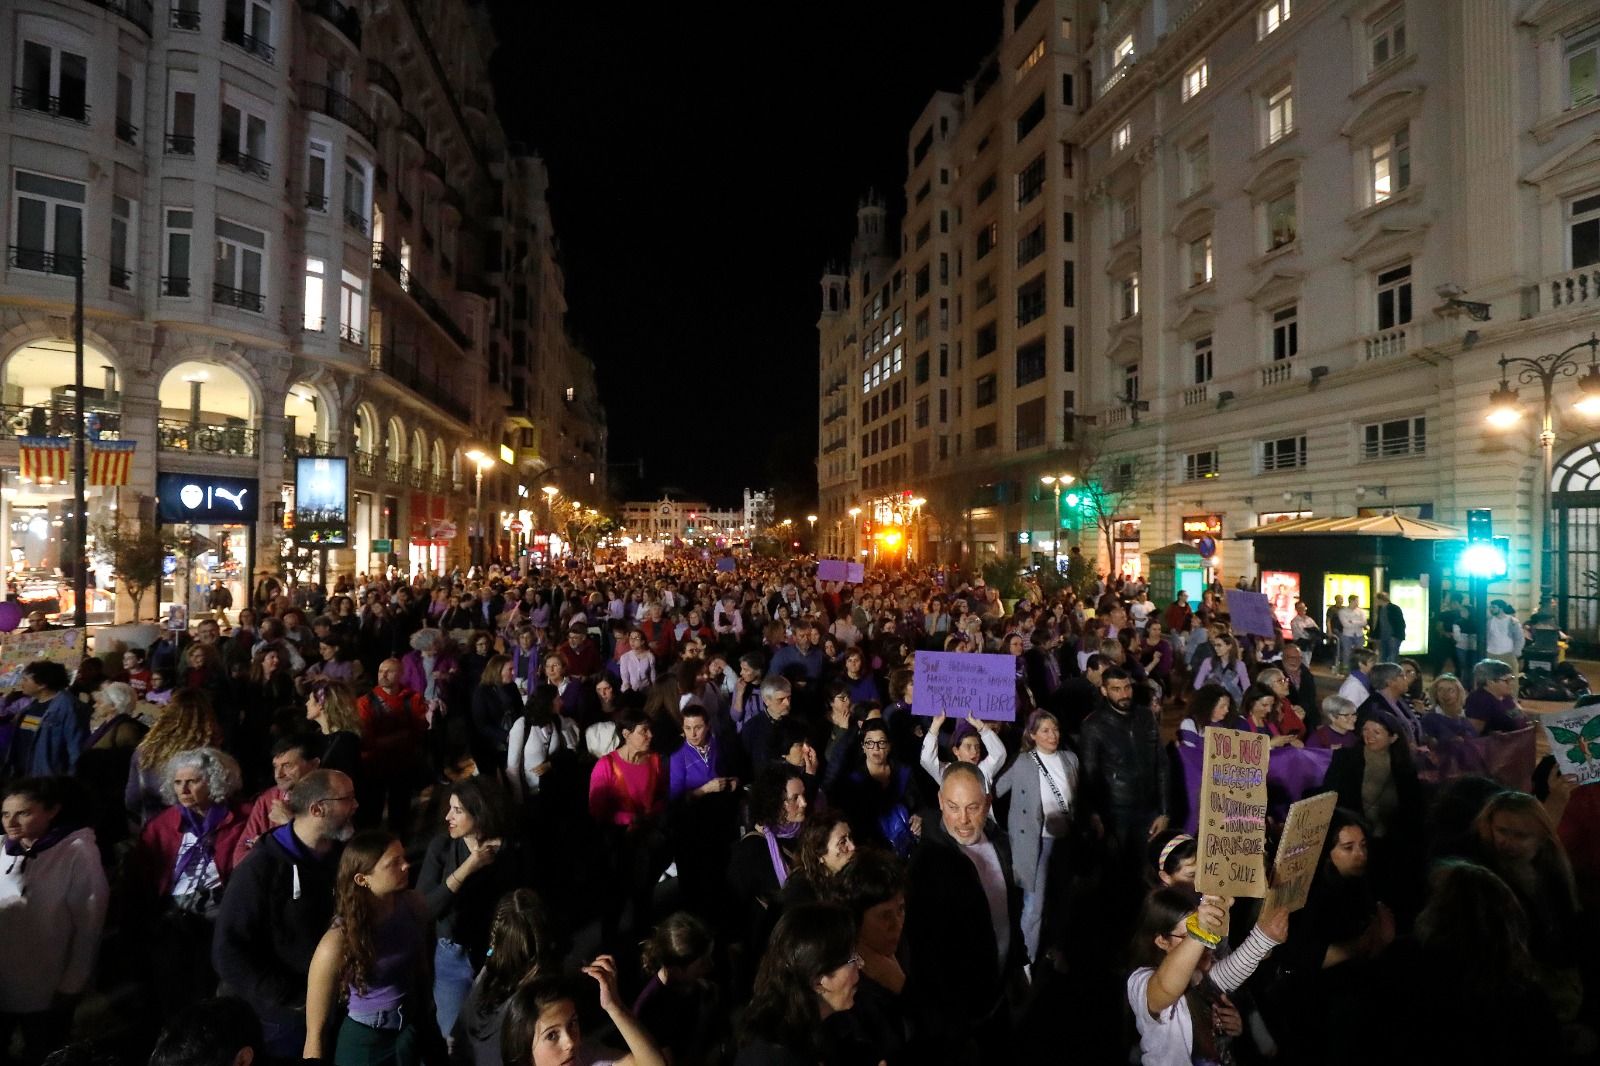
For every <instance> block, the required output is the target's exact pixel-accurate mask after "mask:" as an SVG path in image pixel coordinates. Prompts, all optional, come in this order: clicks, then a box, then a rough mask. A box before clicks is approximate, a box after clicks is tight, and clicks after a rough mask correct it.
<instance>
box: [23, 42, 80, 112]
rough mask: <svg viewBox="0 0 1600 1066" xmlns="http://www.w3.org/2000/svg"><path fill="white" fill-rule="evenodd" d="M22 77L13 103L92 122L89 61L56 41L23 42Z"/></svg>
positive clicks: (26, 107)
mask: <svg viewBox="0 0 1600 1066" xmlns="http://www.w3.org/2000/svg"><path fill="white" fill-rule="evenodd" d="M21 68H22V69H21V77H19V78H18V79H17V84H16V86H15V88H13V89H12V94H11V100H12V103H13V104H14V105H15V106H16V107H18V108H21V109H24V110H27V111H42V112H44V113H45V114H49V115H55V116H57V117H59V118H70V119H72V120H74V121H76V122H88V121H89V60H88V59H87V58H86V57H85V56H82V55H79V54H78V53H77V52H71V51H68V50H66V49H65V48H62V47H60V46H59V45H56V44H47V43H44V42H41V41H27V40H25V41H23V42H22V63H21Z"/></svg>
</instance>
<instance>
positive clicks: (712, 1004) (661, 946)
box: [633, 911, 726, 1063]
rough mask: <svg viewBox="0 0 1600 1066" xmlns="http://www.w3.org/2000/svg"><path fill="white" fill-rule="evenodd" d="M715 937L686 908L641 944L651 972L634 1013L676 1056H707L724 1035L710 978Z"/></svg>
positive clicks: (685, 1058)
mask: <svg viewBox="0 0 1600 1066" xmlns="http://www.w3.org/2000/svg"><path fill="white" fill-rule="evenodd" d="M715 948H716V941H715V939H713V937H712V935H711V930H709V929H707V928H706V926H705V923H703V922H701V921H700V919H699V918H696V917H695V916H694V915H692V914H689V913H688V912H687V911H679V912H678V913H677V914H673V915H669V916H668V917H667V918H665V919H663V920H662V921H661V922H660V923H659V924H657V925H656V927H655V930H654V931H653V932H652V933H651V934H650V936H649V938H648V939H646V940H645V941H644V943H642V944H640V945H639V961H640V965H641V966H642V967H643V969H644V972H645V973H646V974H647V975H648V976H649V980H647V981H646V982H645V986H644V988H643V989H642V990H641V991H640V992H639V995H638V998H636V999H635V1000H634V1001H633V1014H634V1017H636V1018H638V1019H639V1022H640V1024H641V1025H643V1026H644V1027H645V1031H646V1032H648V1033H649V1034H650V1035H651V1036H652V1037H654V1038H655V1041H656V1043H657V1044H658V1045H659V1046H660V1048H661V1050H662V1051H663V1052H664V1053H666V1054H667V1055H669V1056H671V1058H672V1061H673V1062H681V1063H692V1062H705V1061H707V1059H708V1058H709V1057H710V1056H711V1053H712V1051H713V1049H714V1048H715V1047H716V1044H717V1040H718V1038H719V1037H721V1036H723V1035H725V1032H726V1029H725V1026H726V1022H725V1021H724V1019H725V1017H726V1012H725V1011H724V1010H723V1009H721V1008H722V1002H721V997H720V996H719V994H718V990H717V986H716V985H715V984H714V983H712V981H711V980H710V978H711V974H712V970H713V968H714V964H715V962H716V959H715V955H714V951H715Z"/></svg>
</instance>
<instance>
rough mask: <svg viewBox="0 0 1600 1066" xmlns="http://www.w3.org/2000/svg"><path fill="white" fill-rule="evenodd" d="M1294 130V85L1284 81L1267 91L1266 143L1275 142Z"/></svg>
mask: <svg viewBox="0 0 1600 1066" xmlns="http://www.w3.org/2000/svg"><path fill="white" fill-rule="evenodd" d="M1293 132H1294V86H1293V85H1292V84H1290V83H1289V82H1285V83H1283V84H1282V85H1280V86H1278V87H1277V88H1276V89H1273V90H1272V91H1271V92H1269V93H1267V143H1268V144H1277V143H1278V142H1279V141H1281V140H1283V139H1284V138H1285V137H1287V136H1289V134H1291V133H1293Z"/></svg>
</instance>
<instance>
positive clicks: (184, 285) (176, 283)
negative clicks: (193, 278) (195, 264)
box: [161, 274, 190, 297]
mask: <svg viewBox="0 0 1600 1066" xmlns="http://www.w3.org/2000/svg"><path fill="white" fill-rule="evenodd" d="M189 286H190V282H189V279H188V278H180V277H178V276H176V275H173V274H163V275H161V295H163V296H176V297H187V296H188V295H189Z"/></svg>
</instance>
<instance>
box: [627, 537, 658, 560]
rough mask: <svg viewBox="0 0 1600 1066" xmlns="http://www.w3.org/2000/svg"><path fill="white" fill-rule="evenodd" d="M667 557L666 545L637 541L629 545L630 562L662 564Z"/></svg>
mask: <svg viewBox="0 0 1600 1066" xmlns="http://www.w3.org/2000/svg"><path fill="white" fill-rule="evenodd" d="M666 557H667V547H666V545H665V544H653V543H651V542H649V541H643V540H636V541H634V542H633V543H632V544H629V545H628V562H630V563H642V562H660V561H661V560H662V559H665V558H666Z"/></svg>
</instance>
